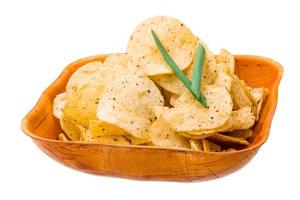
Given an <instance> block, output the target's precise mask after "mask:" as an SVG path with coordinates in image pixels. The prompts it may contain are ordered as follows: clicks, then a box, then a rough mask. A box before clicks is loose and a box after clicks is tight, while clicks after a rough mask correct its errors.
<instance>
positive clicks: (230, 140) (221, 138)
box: [210, 133, 249, 146]
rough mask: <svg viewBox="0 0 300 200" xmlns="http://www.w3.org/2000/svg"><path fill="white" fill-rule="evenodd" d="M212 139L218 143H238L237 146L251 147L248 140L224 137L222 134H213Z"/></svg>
mask: <svg viewBox="0 0 300 200" xmlns="http://www.w3.org/2000/svg"><path fill="white" fill-rule="evenodd" d="M210 138H211V139H214V140H216V141H220V142H224V143H225V142H226V143H236V144H242V145H247V146H248V145H249V142H248V141H247V140H245V139H244V138H238V137H232V136H229V135H223V134H220V133H216V134H213V135H212V136H211V137H210Z"/></svg>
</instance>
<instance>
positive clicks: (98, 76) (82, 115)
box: [63, 62, 104, 127]
mask: <svg viewBox="0 0 300 200" xmlns="http://www.w3.org/2000/svg"><path fill="white" fill-rule="evenodd" d="M103 69H104V67H103V65H102V63H100V62H92V63H88V64H87V65H84V66H83V67H81V68H79V69H78V70H77V71H76V72H75V73H74V74H73V75H72V77H71V78H70V80H69V82H68V84H67V88H66V103H65V106H64V108H63V112H64V115H66V117H67V118H69V119H73V120H75V121H76V123H77V124H80V125H82V126H84V127H88V125H89V121H90V120H96V119H97V117H96V109H97V106H98V103H99V99H100V95H101V93H102V91H103V90H104V85H103V81H102V80H103V74H102V73H101V71H103Z"/></svg>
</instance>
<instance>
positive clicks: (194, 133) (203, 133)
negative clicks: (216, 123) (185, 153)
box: [178, 130, 216, 140]
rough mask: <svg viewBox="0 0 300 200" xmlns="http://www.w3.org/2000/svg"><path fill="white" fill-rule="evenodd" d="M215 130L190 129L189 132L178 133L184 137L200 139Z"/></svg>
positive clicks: (213, 132) (208, 135) (210, 134)
mask: <svg viewBox="0 0 300 200" xmlns="http://www.w3.org/2000/svg"><path fill="white" fill-rule="evenodd" d="M215 133H216V131H215V130H210V131H190V132H178V134H179V135H181V136H183V137H186V138H191V139H194V140H201V139H204V138H207V137H210V136H212V135H213V134H215Z"/></svg>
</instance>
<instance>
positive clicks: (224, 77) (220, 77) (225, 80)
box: [214, 64, 232, 91]
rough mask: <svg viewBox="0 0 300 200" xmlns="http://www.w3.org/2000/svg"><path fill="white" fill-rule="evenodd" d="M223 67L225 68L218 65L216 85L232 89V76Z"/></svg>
mask: <svg viewBox="0 0 300 200" xmlns="http://www.w3.org/2000/svg"><path fill="white" fill-rule="evenodd" d="M219 65H220V64H218V66H219ZM222 68H223V67H222V66H219V67H218V70H217V76H216V80H215V82H214V85H217V86H223V87H225V88H226V89H227V90H228V91H230V90H231V85H232V78H231V76H229V75H228V74H227V73H226V72H225V71H224V70H223V69H222Z"/></svg>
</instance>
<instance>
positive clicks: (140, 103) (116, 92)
mask: <svg viewBox="0 0 300 200" xmlns="http://www.w3.org/2000/svg"><path fill="white" fill-rule="evenodd" d="M163 105H164V99H163V97H162V95H161V93H160V91H159V90H158V88H157V87H156V86H155V84H154V83H153V82H152V81H151V80H150V79H149V78H148V77H146V76H144V75H143V74H141V73H139V72H138V71H135V72H131V71H128V72H126V73H124V74H122V76H120V77H119V78H118V79H115V80H112V81H111V82H110V84H109V85H108V86H107V88H106V89H105V91H104V92H103V94H102V95H101V99H100V102H99V106H98V109H97V116H98V118H99V119H100V120H102V121H105V122H108V123H110V124H113V125H116V126H118V127H120V128H122V129H124V130H125V131H126V132H128V133H129V134H131V135H133V136H134V137H137V138H139V139H148V138H149V136H150V135H149V129H150V126H151V124H152V120H153V119H152V115H151V113H152V107H153V106H163Z"/></svg>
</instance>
